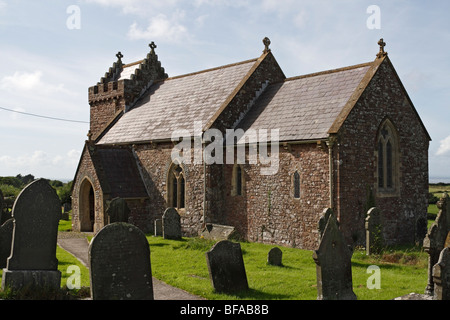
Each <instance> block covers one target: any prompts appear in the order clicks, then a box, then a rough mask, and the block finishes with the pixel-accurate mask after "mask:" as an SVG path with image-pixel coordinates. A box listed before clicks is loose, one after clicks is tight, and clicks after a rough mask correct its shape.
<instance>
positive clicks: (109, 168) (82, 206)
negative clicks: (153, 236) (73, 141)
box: [72, 38, 430, 249]
mask: <svg viewBox="0 0 450 320" xmlns="http://www.w3.org/2000/svg"><path fill="white" fill-rule="evenodd" d="M263 44H264V50H263V53H262V55H261V56H259V57H257V58H256V59H252V60H247V61H242V62H238V63H233V64H229V65H225V66H220V67H217V68H212V69H208V70H202V71H198V72H195V73H191V74H185V75H180V76H174V77H169V76H168V75H167V74H166V73H165V70H164V68H163V67H162V66H161V62H160V61H159V58H158V56H157V55H156V53H155V49H156V45H155V44H154V43H153V42H152V43H151V44H150V52H149V53H148V54H147V56H146V57H145V59H143V60H140V61H136V62H131V63H124V62H122V58H123V55H122V54H121V53H120V52H119V53H118V54H117V55H116V56H117V61H116V62H114V63H113V65H112V67H111V68H110V69H109V71H108V72H106V74H105V76H104V77H102V78H101V80H100V82H98V83H97V84H96V85H94V86H92V87H90V88H89V105H90V130H89V133H88V140H87V141H86V143H85V146H84V149H83V152H82V155H81V159H80V162H79V164H78V168H77V171H76V174H75V178H74V184H73V192H72V205H73V216H72V219H73V220H72V221H73V228H74V230H79V231H94V232H97V231H98V230H100V229H101V228H102V227H103V226H104V225H105V224H108V222H109V220H108V216H107V214H106V213H105V212H106V209H107V207H108V206H109V203H110V201H111V200H112V199H114V198H122V199H125V200H126V203H127V204H128V207H129V209H130V214H129V218H128V220H129V222H130V223H133V224H135V225H136V226H138V227H139V228H141V229H142V230H143V231H144V232H152V231H153V226H154V221H155V219H161V217H162V215H163V213H164V211H165V209H166V208H168V207H174V208H176V210H177V211H178V213H179V214H180V216H181V224H182V232H183V236H197V235H198V234H199V232H201V231H202V230H204V228H205V226H206V225H208V226H210V224H218V225H224V226H232V227H234V228H235V230H236V232H237V233H238V235H239V236H240V237H241V238H242V239H245V240H248V241H252V242H262V243H274V244H279V245H284V246H291V247H297V248H303V249H314V248H316V246H317V243H318V230H317V225H318V221H319V218H320V216H321V214H322V212H323V210H324V209H325V208H332V209H333V211H334V212H335V213H336V216H337V218H338V220H339V224H340V227H341V229H342V230H343V232H344V234H345V236H346V239H347V240H348V242H349V243H350V244H363V243H364V241H365V238H364V234H365V230H364V221H365V217H366V212H367V210H368V209H369V208H370V207H373V206H376V207H378V208H379V209H380V211H381V221H382V227H383V229H382V230H383V237H384V239H385V241H386V242H387V243H389V244H395V243H412V242H414V241H417V240H421V239H419V238H420V237H421V236H422V237H423V235H424V232H426V231H424V230H423V228H424V226H423V223H424V220H425V221H426V215H427V194H428V146H429V142H430V136H429V134H428V133H427V130H426V128H425V127H424V124H423V123H422V121H421V119H420V117H419V115H418V113H417V111H416V109H415V108H414V105H413V103H412V101H411V99H410V98H409V96H408V93H407V92H406V90H405V88H404V86H403V85H402V82H401V80H400V79H399V76H398V74H397V73H396V71H395V69H394V66H393V64H392V62H391V60H390V59H389V57H388V55H387V52H385V50H384V49H385V45H386V44H385V43H384V42H383V39H381V40H380V42H378V45H379V52H378V54H376V58H375V59H374V60H373V61H371V62H368V63H362V64H358V65H354V66H349V67H344V68H340V69H335V70H328V71H323V72H318V73H314V74H307V75H302V76H297V77H293V78H286V76H285V75H284V73H283V70H282V69H281V68H280V66H279V65H278V63H277V61H276V59H275V56H274V54H273V53H272V52H271V49H270V47H269V46H270V40H269V39H268V38H265V39H264V40H263ZM180 130H181V131H183V132H184V138H183V139H181V138H180V137H179V138H174V136H176V134H175V135H174V132H177V131H180ZM212 130H214V131H213V132H215V133H217V132H219V133H222V134H223V137H224V139H218V137H217V135H216V136H215V138H214V139H213V138H211V135H210V134H209V133H210V132H211V131H212ZM230 130H231V131H230ZM186 132H187V133H186ZM229 132H245V134H247V133H249V132H251V133H253V134H254V135H255V133H256V139H250V138H249V139H247V138H245V136H244V137H241V138H240V137H239V136H234V135H233V136H231V137H230V136H228V139H227V134H228V133H229ZM265 132H267V133H268V134H267V136H266V138H264V137H263V135H262V134H261V133H265ZM270 133H273V135H274V136H275V138H276V139H267V137H269V138H270ZM275 133H276V134H275ZM235 138H236V139H235ZM272 138H273V137H272ZM215 139H218V140H217V141H216V140H215ZM182 141H183V143H184V145H185V146H186V145H187V144H189V145H192V146H193V150H194V152H191V151H192V150H189V149H186V148H184V149H181V150H180V148H178V147H179V145H180V144H181V142H182ZM218 141H219V143H217V142H218ZM264 141H266V149H262V148H261V146H262V145H263V142H264ZM267 141H268V142H267ZM186 143H187V144H186ZM212 144H215V148H214V150H213V151H212V152H211V149H208V148H210V146H211V145H212ZM258 144H259V148H258ZM230 146H231V147H230ZM177 150H178V152H174V151H177ZM238 150H241V151H242V150H244V152H243V153H239V152H238ZM207 151H208V152H210V157H211V156H212V157H214V158H215V160H216V161H213V162H208V161H206V157H205V154H206V153H207ZM198 152H200V156H198V154H196V153H198ZM262 153H264V154H262ZM174 154H175V156H174ZM242 154H243V156H242ZM238 155H240V157H238ZM258 156H259V157H258ZM269 156H270V157H273V158H272V160H276V161H273V163H271V164H270V165H272V167H274V168H275V169H274V170H272V172H270V173H264V172H263V169H264V168H267V167H268V166H269V164H268V162H267V161H263V160H267V157H269ZM194 158H195V159H196V160H197V161H190V160H194ZM255 159H256V160H255ZM199 160H200V161H199ZM217 160H219V161H217ZM221 160H223V161H221ZM275 162H276V163H275Z"/></svg>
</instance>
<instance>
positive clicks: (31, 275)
mask: <svg viewBox="0 0 450 320" xmlns="http://www.w3.org/2000/svg"><path fill="white" fill-rule="evenodd" d="M12 217H13V219H14V230H13V238H12V249H11V255H10V257H9V258H8V262H7V267H6V269H4V270H3V277H2V287H3V288H5V287H7V286H9V287H12V288H13V289H20V288H22V287H24V286H38V287H47V288H50V287H52V288H59V287H60V283H61V273H60V272H59V271H58V260H57V259H56V242H57V237H58V223H59V218H60V217H61V202H60V200H59V197H58V195H57V194H56V191H55V189H53V188H52V187H51V186H50V185H49V183H48V182H47V181H46V180H44V179H39V180H36V181H34V182H32V183H30V184H29V185H28V186H26V187H25V189H23V190H22V192H21V193H20V194H19V196H18V197H17V199H16V201H15V203H14V207H13V210H12Z"/></svg>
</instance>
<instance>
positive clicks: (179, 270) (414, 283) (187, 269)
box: [147, 236, 427, 300]
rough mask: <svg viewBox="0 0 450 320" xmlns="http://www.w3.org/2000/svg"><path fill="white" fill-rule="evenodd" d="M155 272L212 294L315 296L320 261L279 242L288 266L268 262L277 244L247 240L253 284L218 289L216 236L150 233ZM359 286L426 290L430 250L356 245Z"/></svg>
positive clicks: (363, 295)
mask: <svg viewBox="0 0 450 320" xmlns="http://www.w3.org/2000/svg"><path fill="white" fill-rule="evenodd" d="M147 239H148V241H149V244H150V250H151V263H152V273H153V276H154V277H156V278H158V279H160V280H162V281H164V282H166V283H168V284H170V285H173V286H175V287H178V288H181V289H184V290H186V291H188V292H191V293H193V294H196V295H199V296H202V297H204V298H207V299H212V300H213V299H222V300H233V299H242V300H244V299H258V300H272V299H280V300H315V299H316V298H317V287H316V285H317V282H316V265H315V263H314V261H313V259H312V251H308V250H300V249H294V248H285V247H279V248H280V249H281V250H282V252H283V266H282V267H276V266H270V265H267V263H266V260H267V252H268V251H269V250H270V248H272V247H273V246H271V245H264V244H258V243H246V242H244V243H241V248H242V252H243V258H244V264H245V269H246V274H247V279H248V283H249V288H250V289H249V290H248V291H246V292H242V293H240V294H237V295H226V294H218V293H216V292H214V290H213V289H212V286H211V283H210V280H209V274H208V268H207V265H206V257H205V253H206V251H208V250H209V249H210V248H211V246H212V244H213V242H211V241H206V240H202V239H198V238H183V240H181V241H175V240H165V239H163V238H161V237H153V236H148V237H147ZM370 265H377V266H378V267H380V269H381V278H380V279H381V289H379V290H378V289H368V288H367V280H368V278H369V277H370V276H371V274H368V273H367V268H368V267H369V266H370ZM352 274H353V287H354V292H355V294H356V295H357V297H358V299H359V300H390V299H393V298H395V297H398V296H402V295H405V294H408V293H411V292H416V293H423V291H424V289H425V286H426V283H427V254H426V253H424V252H423V250H421V249H420V248H398V249H395V250H394V249H390V250H387V249H386V250H385V251H384V253H382V254H380V255H378V256H370V257H368V256H366V255H365V252H364V250H356V251H355V252H354V254H353V258H352Z"/></svg>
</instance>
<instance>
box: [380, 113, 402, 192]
mask: <svg viewBox="0 0 450 320" xmlns="http://www.w3.org/2000/svg"><path fill="white" fill-rule="evenodd" d="M397 150H398V142H397V134H396V131H395V129H394V126H393V125H392V123H391V122H390V121H389V120H386V121H385V122H383V124H382V125H381V129H380V131H379V133H378V138H377V158H378V159H377V167H378V168H377V173H378V174H377V180H378V181H377V185H378V191H379V192H380V193H385V194H386V193H396V192H397V191H398V183H399V182H398V168H399V164H398V163H399V155H398V151H397Z"/></svg>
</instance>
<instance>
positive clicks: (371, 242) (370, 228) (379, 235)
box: [365, 207, 384, 255]
mask: <svg viewBox="0 0 450 320" xmlns="http://www.w3.org/2000/svg"><path fill="white" fill-rule="evenodd" d="M365 228H366V254H367V255H371V254H373V253H380V251H381V249H382V248H383V245H384V240H383V228H382V224H381V217H380V210H379V209H378V208H376V207H374V208H370V209H369V211H368V212H367V216H366V222H365Z"/></svg>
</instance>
